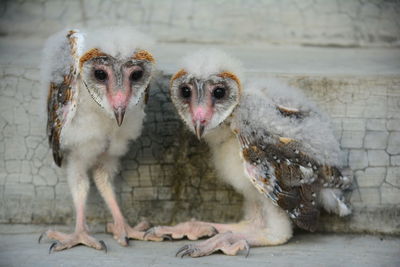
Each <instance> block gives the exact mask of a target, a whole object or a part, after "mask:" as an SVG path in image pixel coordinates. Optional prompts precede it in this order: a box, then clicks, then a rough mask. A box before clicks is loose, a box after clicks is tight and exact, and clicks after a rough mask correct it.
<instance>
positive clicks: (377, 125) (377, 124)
mask: <svg viewBox="0 0 400 267" xmlns="http://www.w3.org/2000/svg"><path fill="white" fill-rule="evenodd" d="M367 130H370V131H385V130H386V120H385V119H368V120H367Z"/></svg>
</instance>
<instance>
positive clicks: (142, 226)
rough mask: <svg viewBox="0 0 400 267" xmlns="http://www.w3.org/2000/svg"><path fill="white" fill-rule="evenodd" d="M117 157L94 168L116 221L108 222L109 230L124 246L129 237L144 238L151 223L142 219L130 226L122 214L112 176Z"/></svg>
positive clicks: (97, 181) (95, 179)
mask: <svg viewBox="0 0 400 267" xmlns="http://www.w3.org/2000/svg"><path fill="white" fill-rule="evenodd" d="M117 160H118V159H117V158H108V159H107V160H103V161H102V163H101V164H100V165H99V166H98V167H97V168H96V169H95V170H94V173H93V178H94V181H95V183H96V186H97V188H98V189H99V191H100V194H101V195H102V197H103V198H104V200H105V202H106V204H107V206H108V208H109V209H110V211H111V214H112V217H113V220H114V222H113V223H108V224H107V232H109V233H112V234H113V236H114V239H116V240H117V241H118V243H119V244H120V245H122V246H127V245H128V242H129V239H130V238H132V239H143V235H144V231H145V230H147V229H148V228H149V227H150V225H149V223H147V222H145V221H142V222H141V223H139V224H138V225H137V226H135V227H130V226H129V225H128V223H127V222H126V220H125V218H124V216H123V215H122V212H121V209H120V208H119V205H118V202H117V199H116V197H115V193H114V190H113V186H112V182H111V180H112V178H113V176H114V174H115V172H116V170H117V164H118V162H117Z"/></svg>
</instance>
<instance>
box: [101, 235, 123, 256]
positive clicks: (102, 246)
mask: <svg viewBox="0 0 400 267" xmlns="http://www.w3.org/2000/svg"><path fill="white" fill-rule="evenodd" d="M128 241H129V239H128ZM99 243H100V245H101V250H104V252H105V253H106V254H107V246H106V243H104V241H103V240H100V241H99Z"/></svg>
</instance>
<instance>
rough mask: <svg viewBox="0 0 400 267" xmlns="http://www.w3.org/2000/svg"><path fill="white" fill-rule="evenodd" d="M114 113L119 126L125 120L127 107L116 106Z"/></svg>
mask: <svg viewBox="0 0 400 267" xmlns="http://www.w3.org/2000/svg"><path fill="white" fill-rule="evenodd" d="M114 115H115V119H116V120H117V124H118V126H121V124H122V122H123V121H124V116H125V108H123V107H118V108H114Z"/></svg>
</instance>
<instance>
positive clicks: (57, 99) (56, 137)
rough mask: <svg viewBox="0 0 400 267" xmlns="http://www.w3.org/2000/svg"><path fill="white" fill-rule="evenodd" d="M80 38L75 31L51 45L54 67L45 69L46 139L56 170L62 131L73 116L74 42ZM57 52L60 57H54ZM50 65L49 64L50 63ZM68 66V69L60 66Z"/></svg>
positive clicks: (75, 47) (75, 54)
mask: <svg viewBox="0 0 400 267" xmlns="http://www.w3.org/2000/svg"><path fill="white" fill-rule="evenodd" d="M79 38H81V36H80V35H79V34H78V33H77V32H76V31H69V32H68V33H67V35H66V36H63V37H62V38H61V39H60V38H58V39H57V40H55V43H53V44H51V45H53V46H57V47H56V49H57V50H54V51H55V52H54V57H55V58H52V60H54V61H59V62H58V64H59V65H56V63H54V62H53V65H54V66H55V67H54V68H53V69H51V68H50V69H49V72H50V73H46V75H49V85H48V86H49V91H48V97H47V116H48V117H47V136H48V138H49V144H50V147H51V149H52V151H53V158H54V161H55V163H56V164H57V165H58V166H61V164H62V160H63V149H62V146H61V136H62V131H63V129H64V127H65V126H66V124H67V123H69V122H70V120H71V119H72V117H73V116H74V114H75V110H76V105H77V95H78V88H77V86H76V79H77V75H78V74H77V72H78V62H79V59H78V54H77V53H78V51H77V49H78V47H77V46H78V42H79V41H80V40H79ZM57 51H59V52H60V53H59V54H58V55H56V54H57ZM50 64H51V63H50ZM63 64H64V65H65V64H68V66H62V65H63Z"/></svg>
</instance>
